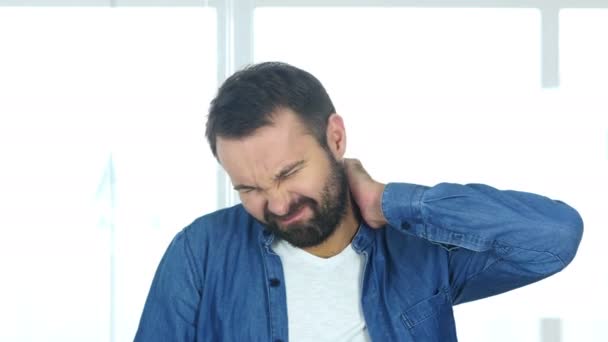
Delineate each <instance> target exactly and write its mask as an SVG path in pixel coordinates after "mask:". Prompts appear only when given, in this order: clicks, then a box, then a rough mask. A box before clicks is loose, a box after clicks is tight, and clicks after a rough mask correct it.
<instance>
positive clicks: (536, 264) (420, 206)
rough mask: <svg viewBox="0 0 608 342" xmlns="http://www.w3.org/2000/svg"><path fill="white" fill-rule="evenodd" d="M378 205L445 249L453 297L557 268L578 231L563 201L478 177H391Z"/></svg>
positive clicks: (501, 287)
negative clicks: (408, 180)
mask: <svg viewBox="0 0 608 342" xmlns="http://www.w3.org/2000/svg"><path fill="white" fill-rule="evenodd" d="M382 211H383V214H384V216H385V217H386V220H387V221H388V222H389V224H390V225H391V226H393V227H396V228H397V229H400V230H401V231H403V232H405V233H408V234H413V235H415V236H417V237H420V238H423V239H427V240H429V241H431V242H433V243H438V244H441V245H442V246H443V247H444V248H446V249H447V250H448V258H449V260H448V262H449V272H450V274H449V277H450V286H451V293H452V301H453V303H454V304H459V303H464V302H468V301H472V300H475V299H479V298H484V297H488V296H492V295H495V294H498V293H502V292H506V291H509V290H512V289H515V288H518V287H521V286H524V285H526V284H530V283H532V282H535V281H538V280H540V279H543V278H545V277H548V276H550V275H552V274H554V273H557V272H559V271H560V270H562V269H563V268H564V267H566V265H568V264H569V263H570V262H571V261H572V259H573V258H574V256H575V254H576V251H577V249H578V245H579V243H580V241H581V237H582V232H583V222H582V219H581V217H580V215H579V214H578V212H577V211H576V210H574V209H573V208H572V207H570V206H568V205H566V204H565V203H563V202H560V201H555V200H551V199H549V198H547V197H543V196H540V195H536V194H532V193H526V192H518V191H510V190H507V191H500V190H497V189H494V188H492V187H490V186H487V185H482V184H467V185H460V184H450V183H441V184H438V185H436V186H434V187H425V186H420V185H414V184H402V183H391V184H388V185H387V186H386V188H385V190H384V193H383V195H382Z"/></svg>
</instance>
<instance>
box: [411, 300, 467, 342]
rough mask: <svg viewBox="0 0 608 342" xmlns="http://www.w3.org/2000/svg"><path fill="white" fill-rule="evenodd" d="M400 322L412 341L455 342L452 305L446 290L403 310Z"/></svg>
mask: <svg viewBox="0 0 608 342" xmlns="http://www.w3.org/2000/svg"><path fill="white" fill-rule="evenodd" d="M401 320H402V321H403V323H404V324H405V326H406V328H407V329H408V331H409V333H410V335H411V336H412V338H413V340H414V341H425V342H434V341H437V342H452V341H457V338H456V326H455V323H454V313H453V311H452V303H451V301H450V299H449V293H448V292H447V290H446V289H440V290H438V291H437V292H436V293H435V294H434V295H432V296H431V297H428V298H426V299H423V300H422V301H420V302H418V303H416V304H414V305H413V306H411V307H410V308H408V309H407V310H405V311H404V312H403V313H402V314H401Z"/></svg>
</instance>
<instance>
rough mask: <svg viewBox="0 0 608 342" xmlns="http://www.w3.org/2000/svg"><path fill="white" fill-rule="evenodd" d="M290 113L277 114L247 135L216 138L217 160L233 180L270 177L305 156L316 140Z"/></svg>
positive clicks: (313, 146)
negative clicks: (270, 123) (264, 124)
mask: <svg viewBox="0 0 608 342" xmlns="http://www.w3.org/2000/svg"><path fill="white" fill-rule="evenodd" d="M293 116H294V115H293V114H291V115H277V116H276V117H275V118H276V119H275V120H274V123H273V125H270V126H264V127H261V128H259V129H257V130H256V131H255V132H254V133H253V134H252V135H250V136H247V137H243V138H225V137H218V138H217V155H218V160H219V162H220V164H221V165H222V166H223V167H224V169H225V170H226V172H227V173H228V174H229V175H230V177H231V178H232V180H233V182H234V181H236V180H239V181H245V179H243V178H251V177H256V178H257V177H272V176H273V175H274V174H276V173H277V172H278V171H279V170H280V169H281V168H283V167H284V166H286V165H288V164H289V163H291V162H294V161H297V160H301V159H304V158H306V156H307V155H308V154H309V153H310V149H312V148H315V144H316V140H315V139H314V137H312V136H311V135H310V134H308V133H307V132H308V131H307V130H306V129H305V128H304V127H303V125H302V124H301V123H300V122H299V120H296V118H294V117H293ZM252 173H253V174H254V175H252ZM250 181H252V180H250Z"/></svg>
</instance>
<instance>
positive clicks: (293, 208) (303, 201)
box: [264, 197, 318, 223]
mask: <svg viewBox="0 0 608 342" xmlns="http://www.w3.org/2000/svg"><path fill="white" fill-rule="evenodd" d="M317 205H318V203H317V201H315V200H314V199H312V198H310V197H302V198H300V199H299V200H298V201H297V202H294V203H292V204H290V205H289V210H288V211H287V213H286V214H284V215H276V214H273V213H271V212H270V210H268V206H266V208H264V220H266V222H268V223H270V222H276V221H278V220H283V219H286V218H288V217H290V216H292V215H293V214H295V213H296V212H298V211H299V210H300V209H302V208H303V207H305V206H309V207H310V208H312V209H314V208H316V207H317Z"/></svg>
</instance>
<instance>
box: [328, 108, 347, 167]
mask: <svg viewBox="0 0 608 342" xmlns="http://www.w3.org/2000/svg"><path fill="white" fill-rule="evenodd" d="M327 145H328V146H329V150H330V151H331V153H332V154H333V155H334V158H336V160H338V161H341V160H342V159H343V157H344V153H345V152H346V129H345V128H344V120H342V117H341V116H340V115H338V114H335V113H334V114H332V115H331V116H330V117H329V119H328V121H327Z"/></svg>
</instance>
